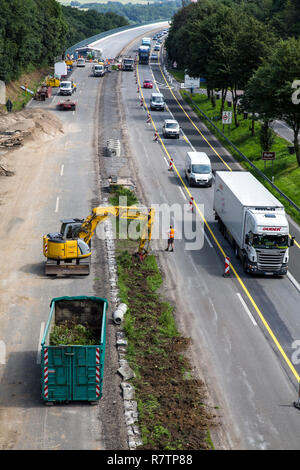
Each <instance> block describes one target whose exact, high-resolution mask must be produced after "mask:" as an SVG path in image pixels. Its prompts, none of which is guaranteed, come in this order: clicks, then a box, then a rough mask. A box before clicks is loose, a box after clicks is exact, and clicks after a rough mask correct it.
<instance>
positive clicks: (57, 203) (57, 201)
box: [55, 196, 59, 212]
mask: <svg viewBox="0 0 300 470" xmlns="http://www.w3.org/2000/svg"><path fill="white" fill-rule="evenodd" d="M58 206H59V197H58V196H57V198H56V206H55V212H58Z"/></svg>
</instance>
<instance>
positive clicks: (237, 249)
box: [234, 243, 239, 258]
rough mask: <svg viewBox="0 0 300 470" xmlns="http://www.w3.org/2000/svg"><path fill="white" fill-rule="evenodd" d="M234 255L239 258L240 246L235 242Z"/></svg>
mask: <svg viewBox="0 0 300 470" xmlns="http://www.w3.org/2000/svg"><path fill="white" fill-rule="evenodd" d="M234 255H235V257H236V258H239V247H238V246H237V244H236V243H234Z"/></svg>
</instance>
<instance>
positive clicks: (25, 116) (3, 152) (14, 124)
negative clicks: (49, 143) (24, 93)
mask: <svg viewBox="0 0 300 470" xmlns="http://www.w3.org/2000/svg"><path fill="white" fill-rule="evenodd" d="M60 132H63V126H62V123H61V121H60V119H59V118H57V117H56V116H54V115H53V113H49V112H48V111H44V110H43V109H30V108H29V109H24V110H22V111H19V112H16V113H6V114H1V115H0V176H12V175H13V174H14V173H15V170H16V168H15V164H14V150H17V149H19V148H20V147H23V146H26V145H27V144H29V143H32V142H38V141H45V140H48V139H50V138H52V137H54V136H55V135H57V134H58V133H60Z"/></svg>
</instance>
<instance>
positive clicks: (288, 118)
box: [245, 38, 300, 166]
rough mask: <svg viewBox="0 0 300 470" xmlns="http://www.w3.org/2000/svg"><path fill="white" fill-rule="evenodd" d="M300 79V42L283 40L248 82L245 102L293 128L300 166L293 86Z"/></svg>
mask: <svg viewBox="0 0 300 470" xmlns="http://www.w3.org/2000/svg"><path fill="white" fill-rule="evenodd" d="M299 78H300V39H295V38H290V39H288V40H285V41H284V40H281V41H280V42H279V43H278V44H277V45H276V46H274V48H273V50H272V52H271V53H270V55H269V56H268V57H267V58H266V59H265V60H264V62H263V64H262V65H261V66H260V67H259V69H258V70H257V71H256V72H255V73H254V75H253V77H252V78H251V79H250V80H249V83H248V85H247V87H246V90H245V100H248V102H251V106H252V108H255V109H256V112H258V113H259V114H260V115H261V116H264V118H268V119H282V120H284V121H285V122H286V123H287V124H288V125H289V126H290V127H291V128H292V130H293V133H294V138H293V141H294V147H295V151H296V158H297V162H298V165H299V166H300V148H299V141H298V137H299V131H300V104H295V103H293V100H292V94H293V91H294V90H293V88H292V85H293V82H294V81H295V80H299Z"/></svg>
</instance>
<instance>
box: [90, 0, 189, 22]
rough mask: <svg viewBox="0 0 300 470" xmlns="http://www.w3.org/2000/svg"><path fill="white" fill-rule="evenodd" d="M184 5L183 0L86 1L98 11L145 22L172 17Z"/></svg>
mask: <svg viewBox="0 0 300 470" xmlns="http://www.w3.org/2000/svg"><path fill="white" fill-rule="evenodd" d="M181 6H182V0H161V1H156V2H155V3H153V2H148V3H146V4H145V3H131V2H129V3H120V2H111V1H109V2H108V3H93V2H91V3H85V4H84V5H82V7H84V8H91V9H93V10H95V11H97V12H101V13H105V12H115V13H118V14H119V15H122V16H124V17H125V18H127V19H128V21H130V22H131V23H145V22H147V21H159V20H166V19H171V18H172V16H173V15H174V13H175V12H176V11H177V10H178V8H180V7H181Z"/></svg>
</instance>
